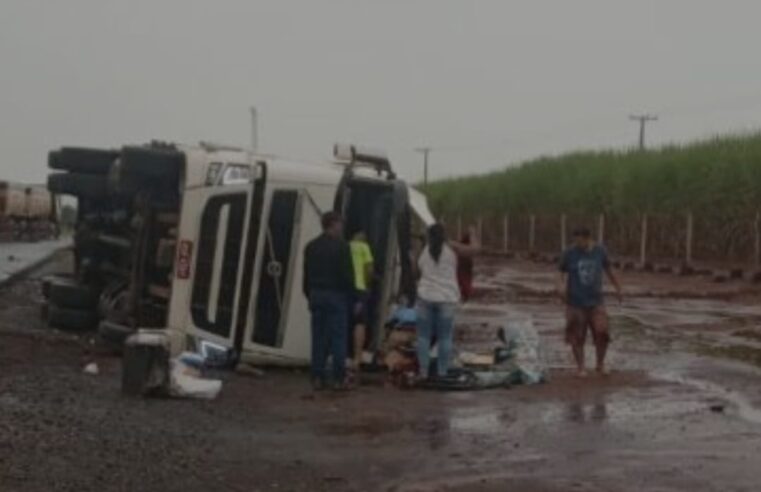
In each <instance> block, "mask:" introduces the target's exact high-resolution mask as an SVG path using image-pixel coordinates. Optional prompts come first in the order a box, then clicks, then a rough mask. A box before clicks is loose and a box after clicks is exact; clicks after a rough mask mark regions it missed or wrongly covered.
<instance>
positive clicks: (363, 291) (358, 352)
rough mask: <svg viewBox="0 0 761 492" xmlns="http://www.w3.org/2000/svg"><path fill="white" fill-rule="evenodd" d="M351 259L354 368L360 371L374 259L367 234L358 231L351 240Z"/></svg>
mask: <svg viewBox="0 0 761 492" xmlns="http://www.w3.org/2000/svg"><path fill="white" fill-rule="evenodd" d="M349 248H350V249H351V259H352V264H353V266H354V299H353V303H352V304H353V305H352V323H353V325H354V336H353V341H354V370H355V371H359V366H360V363H361V362H362V351H363V350H364V347H365V337H366V331H367V324H368V321H369V320H368V317H369V312H368V311H369V309H368V307H369V306H368V304H369V302H370V284H371V282H372V278H373V270H374V260H373V252H372V250H371V249H370V244H368V242H367V235H366V234H365V233H364V232H362V231H358V232H356V233H355V234H354V235H353V236H352V238H351V241H350V242H349Z"/></svg>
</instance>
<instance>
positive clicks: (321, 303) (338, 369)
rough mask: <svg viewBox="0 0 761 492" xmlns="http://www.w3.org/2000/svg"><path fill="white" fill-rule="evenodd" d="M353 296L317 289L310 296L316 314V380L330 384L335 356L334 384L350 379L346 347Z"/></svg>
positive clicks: (313, 315) (314, 369)
mask: <svg viewBox="0 0 761 492" xmlns="http://www.w3.org/2000/svg"><path fill="white" fill-rule="evenodd" d="M348 306H349V297H348V295H347V294H345V293H343V292H337V291H330V290H313V291H312V292H310V293H309V310H310V311H311V312H312V379H313V380H319V381H322V382H323V383H324V382H326V381H327V374H326V369H325V365H326V363H327V361H328V356H329V355H332V356H333V382H334V383H343V382H344V379H345V378H346V346H347V337H348V321H349V311H348Z"/></svg>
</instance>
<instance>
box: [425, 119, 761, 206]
mask: <svg viewBox="0 0 761 492" xmlns="http://www.w3.org/2000/svg"><path fill="white" fill-rule="evenodd" d="M425 191H426V193H427V195H428V197H429V200H430V203H431V205H432V208H433V209H434V210H435V211H436V213H438V214H443V215H445V216H448V217H453V216H455V215H457V214H462V215H463V216H473V215H475V214H484V215H490V214H501V213H503V212H507V211H509V212H510V213H517V214H523V213H528V212H531V213H538V214H542V213H551V214H555V213H579V214H592V213H600V212H604V213H606V214H622V215H632V214H638V213H643V212H644V213H663V214H674V213H682V212H686V211H688V210H691V211H692V212H694V213H696V214H697V215H701V216H703V217H709V216H712V217H727V216H736V215H743V214H744V215H748V214H750V213H753V214H755V211H756V209H757V208H758V207H759V205H761V133H754V134H749V135H734V136H722V137H716V138H713V139H710V140H706V141H701V142H697V143H693V144H689V145H683V146H681V145H680V146H677V145H674V146H667V147H663V148H660V149H654V150H647V151H635V150H631V151H590V152H575V153H571V154H567V155H562V156H558V157H542V158H538V159H535V160H532V161H528V162H526V163H523V164H521V165H519V166H517V167H510V168H507V169H505V170H503V171H498V172H493V173H490V174H485V175H479V176H469V177H462V178H454V179H447V180H442V181H437V182H434V183H432V184H430V185H429V186H428V187H427V188H426V190H425Z"/></svg>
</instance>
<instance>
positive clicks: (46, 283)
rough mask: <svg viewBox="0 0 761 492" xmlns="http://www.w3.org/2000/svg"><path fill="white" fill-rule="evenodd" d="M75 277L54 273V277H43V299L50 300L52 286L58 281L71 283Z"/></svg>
mask: <svg viewBox="0 0 761 492" xmlns="http://www.w3.org/2000/svg"><path fill="white" fill-rule="evenodd" d="M73 278H74V275H72V274H70V273H54V274H52V275H46V276H44V277H42V285H41V287H42V297H44V298H45V299H49V298H50V284H51V283H53V282H56V281H58V280H64V281H71V280H72V279H73Z"/></svg>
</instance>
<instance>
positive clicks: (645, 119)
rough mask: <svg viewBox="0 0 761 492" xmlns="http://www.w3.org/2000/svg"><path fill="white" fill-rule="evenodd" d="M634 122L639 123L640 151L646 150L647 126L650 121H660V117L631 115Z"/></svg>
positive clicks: (630, 117)
mask: <svg viewBox="0 0 761 492" xmlns="http://www.w3.org/2000/svg"><path fill="white" fill-rule="evenodd" d="M629 119H630V120H632V121H639V149H640V150H644V149H645V126H646V125H647V122H648V121H658V116H656V115H653V114H632V115H629Z"/></svg>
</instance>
